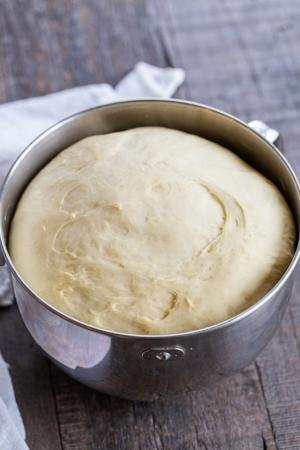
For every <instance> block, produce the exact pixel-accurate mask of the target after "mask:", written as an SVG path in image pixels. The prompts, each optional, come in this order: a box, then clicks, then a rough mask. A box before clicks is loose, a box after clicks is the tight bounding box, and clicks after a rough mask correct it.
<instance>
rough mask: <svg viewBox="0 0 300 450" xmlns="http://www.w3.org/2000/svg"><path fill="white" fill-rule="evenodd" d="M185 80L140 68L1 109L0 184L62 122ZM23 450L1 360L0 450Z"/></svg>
mask: <svg viewBox="0 0 300 450" xmlns="http://www.w3.org/2000/svg"><path fill="white" fill-rule="evenodd" d="M184 77H185V74H184V71H183V70H182V69H178V68H171V67H170V68H169V67H168V68H160V67H155V66H152V65H150V64H147V63H144V62H139V63H137V64H136V66H135V67H134V69H133V70H132V71H131V72H129V73H128V74H127V75H126V76H125V77H124V78H123V79H122V80H121V81H120V82H119V83H118V84H117V86H115V88H113V87H112V86H110V85H109V84H93V85H89V86H81V87H76V88H72V89H68V90H65V91H61V92H57V93H54V94H49V95H45V96H42V97H35V98H30V99H26V100H18V101H15V102H11V103H7V104H3V105H0V130H1V131H0V136H1V140H0V170H1V172H0V178H1V179H3V175H4V171H6V170H7V168H8V167H9V165H10V164H11V163H12V161H13V160H14V159H15V158H16V157H17V156H18V154H19V153H20V152H21V150H22V149H24V148H25V146H26V145H27V144H29V143H30V142H31V141H32V140H33V139H34V138H35V137H36V136H38V135H39V134H40V133H42V132H43V131H44V130H45V129H47V128H48V127H50V126H51V125H53V124H54V123H55V122H58V121H59V120H61V119H63V118H64V117H67V116H69V115H71V114H74V113H76V112H78V111H81V110H83V109H87V108H91V107H93V106H97V105H100V104H103V103H110V102H114V101H117V100H126V99H133V98H150V97H152V98H168V97H171V96H172V95H173V94H174V92H175V91H176V89H177V88H178V87H179V86H180V85H181V84H182V82H183V80H184ZM8 286H9V283H8V279H7V274H6V272H5V270H1V271H0V306H1V303H2V304H4V303H5V300H6V299H8V296H9V295H11V293H10V292H9V287H8ZM1 300H2V301H1ZM0 314H1V309H0ZM27 448H28V447H27V445H26V444H25V430H24V426H23V422H22V419H21V416H20V413H19V410H18V407H17V404H16V401H15V397H14V392H13V388H12V384H11V380H10V377H9V373H8V369H7V365H6V363H5V362H4V361H3V359H2V357H1V354H0V449H1V450H23V449H27Z"/></svg>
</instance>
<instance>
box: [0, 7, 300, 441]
mask: <svg viewBox="0 0 300 450" xmlns="http://www.w3.org/2000/svg"><path fill="white" fill-rule="evenodd" d="M299 21H300V2H299V1H297V0H285V1H283V0H273V1H268V0H256V1H254V0H243V1H241V0H210V1H205V0H202V1H201V0H186V1H183V0H144V1H143V0H110V1H109V0H85V1H80V0H74V1H72V0H30V1H25V0H2V1H1V3H0V101H2V102H6V101H9V100H15V99H19V98H24V97H29V96H33V95H41V94H45V93H48V92H52V91H56V90H59V89H64V88H68V87H71V86H75V85H83V84H87V83H97V82H108V83H113V84H114V83H116V82H117V81H118V80H119V79H120V78H121V77H122V76H123V75H124V74H125V73H126V72H127V71H129V70H130V69H131V68H132V66H133V65H134V64H135V63H136V62H137V61H139V60H144V61H147V62H150V63H153V64H156V65H159V66H166V65H171V66H179V67H183V68H184V69H185V70H186V73H187V78H186V82H185V84H184V86H183V87H182V88H181V89H180V91H179V92H178V94H177V96H179V97H182V98H188V99H193V100H196V101H200V102H203V103H207V104H210V105H213V106H215V107H218V108H221V109H224V110H226V111H228V112H230V113H233V114H235V115H237V116H239V117H240V118H242V119H244V120H250V119H254V118H260V119H262V120H264V121H266V122H267V123H269V124H270V125H271V126H274V127H276V128H278V129H279V130H280V131H281V132H282V134H283V136H284V140H285V147H286V153H287V155H288V157H289V159H290V161H291V162H292V163H294V164H297V162H298V163H299V164H300V152H299V139H300V129H299V124H300V26H299V23H300V22H299ZM0 136H1V131H0ZM299 167H300V165H299ZM298 292H300V281H299V282H297V286H296V289H295V293H294V297H293V300H292V302H291V304H290V307H289V309H288V312H287V314H286V316H285V319H284V321H283V323H282V326H281V328H280V329H279V331H278V332H277V334H276V336H275V337H274V338H273V340H272V341H271V343H270V344H269V345H268V346H267V348H266V349H265V350H264V351H263V353H262V354H261V355H260V356H259V358H257V360H256V361H255V363H253V364H252V365H250V366H249V367H247V368H246V369H245V370H243V371H242V372H241V373H239V374H237V375H235V376H232V377H231V378H229V379H227V380H226V381H224V383H223V384H220V385H218V386H216V387H214V388H213V389H211V390H210V392H207V393H205V394H203V393H202V394H201V393H197V394H189V395H184V396H182V397H179V398H174V399H171V400H165V401H159V402H157V403H152V404H144V403H133V402H130V401H124V400H119V399H116V398H111V397H108V396H106V395H101V394H99V393H96V392H93V391H92V390H90V389H88V388H86V387H84V386H81V385H80V384H78V383H76V382H74V381H72V380H71V379H70V378H68V377H67V376H66V375H64V374H63V373H61V372H60V371H59V370H58V369H56V368H55V367H54V366H53V365H52V364H51V363H50V362H49V361H48V360H47V359H46V358H45V357H44V356H42V355H41V353H40V352H39V350H38V348H37V346H36V345H35V344H34V343H33V341H32V339H31V338H30V336H29V335H28V334H27V332H26V330H25V328H24V326H23V325H22V323H21V320H20V317H19V315H18V313H17V310H16V308H15V307H13V308H11V309H8V310H5V311H1V312H0V347H1V351H2V352H3V354H4V357H5V358H6V360H7V361H8V362H9V364H10V365H11V373H12V377H13V382H14V386H15V392H16V397H17V401H18V403H19V406H20V409H21V412H22V415H23V418H24V422H25V426H26V430H27V440H28V444H29V447H30V449H32V450H59V449H64V450H71V449H72V450H75V449H76V450H78V449H82V450H89V449H103V450H105V449H109V450H113V449H128V450H148V449H156V450H160V449H164V450H167V449H170V450H193V449H197V450H198V449H216V450H218V449H236V450H241V449H246V450H258V449H275V448H279V449H299V448H300V323H299V322H300V305H299V304H298V298H297V297H298V295H297V293H298Z"/></svg>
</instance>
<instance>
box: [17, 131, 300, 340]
mask: <svg viewBox="0 0 300 450" xmlns="http://www.w3.org/2000/svg"><path fill="white" fill-rule="evenodd" d="M294 240H295V228H294V223H293V219H292V215H291V212H290V210H289V208H288V206H287V204H286V202H285V200H284V198H283V197H282V195H281V194H280V192H279V191H278V189H277V188H276V187H275V186H274V185H273V184H272V183H271V182H270V181H269V180H268V179H266V178H265V177H264V176H262V175H261V174H260V173H258V172H257V171H256V170H254V169H253V168H252V167H250V166H249V165H247V164H246V163H245V162H243V161H242V160H241V159H239V158H238V157H237V156H236V155H235V154H233V153H232V152H231V151H229V150H227V149H225V148H223V147H221V146H220V145H217V144H215V143H213V142H210V141H208V140H206V139H202V138H200V137H197V136H194V135H190V134H187V133H183V132H180V131H176V130H172V129H167V128H160V127H144V128H136V129H131V130H128V131H122V132H118V133H112V134H107V135H100V136H91V137H87V138H85V139H83V140H81V141H79V142H77V143H76V144H74V145H72V146H71V147H69V148H67V149H66V150H64V151H62V152H61V153H59V154H58V156H56V157H55V158H54V159H53V160H52V161H51V162H50V163H49V164H47V165H46V166H45V167H44V168H43V169H42V170H41V171H40V172H39V173H38V174H37V176H36V177H35V178H34V179H33V180H32V181H31V182H30V183H29V185H28V187H27V189H26V190H25V192H24V194H23V196H22V197H21V200H20V202H19V205H18V207H17V210H16V213H15V216H14V219H13V222H12V226H11V232H10V242H9V244H10V254H11V257H12V260H13V262H14V264H15V266H16V268H17V270H18V271H19V273H20V274H21V276H22V277H23V279H24V280H25V282H26V283H28V285H29V286H30V287H31V288H32V289H33V290H34V291H35V292H36V293H37V294H38V295H39V296H40V297H42V298H43V299H45V300H46V301H47V302H48V303H49V304H51V305H53V306H55V307H56V308H57V309H59V310H60V311H62V312H64V313H66V314H68V315H70V316H72V317H74V318H76V319H79V320H81V321H83V322H85V323H87V324H91V325H94V326H96V327H99V328H104V329H108V330H112V331H119V332H125V333H138V334H169V333H177V332H183V331H190V330H195V329H198V328H202V327H206V326H208V325H211V324H215V323H217V322H221V321H223V320H225V319H228V318H229V317H231V316H233V315H235V314H238V313H240V312H241V311H242V310H244V309H245V308H247V307H249V306H250V305H252V304H253V303H254V302H256V301H257V300H258V299H260V298H261V297H262V296H263V295H264V294H265V293H266V292H267V291H269V290H270V289H271V288H272V287H273V286H274V285H275V284H276V282H277V281H278V280H279V278H280V277H281V276H282V274H283V272H284V271H285V270H286V268H287V266H288V264H289V263H290V261H291V258H292V255H293V251H294Z"/></svg>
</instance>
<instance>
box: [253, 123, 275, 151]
mask: <svg viewBox="0 0 300 450" xmlns="http://www.w3.org/2000/svg"><path fill="white" fill-rule="evenodd" d="M248 126H249V127H250V128H252V130H254V131H256V132H257V133H258V134H261V135H262V137H264V138H265V139H266V140H267V141H268V142H270V144H273V145H276V147H277V148H278V150H280V151H281V152H282V153H283V152H284V150H283V141H282V136H281V134H280V133H279V131H277V130H274V128H271V127H269V126H268V125H267V124H265V123H264V122H262V121H261V120H251V122H249V123H248Z"/></svg>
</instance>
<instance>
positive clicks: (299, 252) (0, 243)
mask: <svg viewBox="0 0 300 450" xmlns="http://www.w3.org/2000/svg"><path fill="white" fill-rule="evenodd" d="M145 102H146V103H148V102H151V103H169V104H179V105H183V106H184V105H185V106H193V107H197V108H201V109H203V110H208V111H210V112H213V113H215V114H219V115H222V116H224V117H226V118H228V119H230V120H232V121H234V122H236V123H237V124H238V125H239V126H241V127H244V128H247V130H248V131H250V132H251V133H253V134H255V135H256V136H257V137H258V138H259V139H261V140H262V141H263V142H264V143H267V144H268V146H269V147H270V149H272V150H273V151H274V152H275V153H276V154H277V156H278V157H279V159H280V160H281V163H282V164H283V165H284V166H285V167H286V168H287V170H288V172H289V174H290V176H291V177H292V180H293V182H294V183H295V186H296V188H297V193H298V202H299V203H300V185H299V182H298V180H297V177H296V175H295V173H294V170H293V169H292V167H291V165H290V163H289V162H288V161H287V159H286V158H285V156H284V155H283V154H282V153H281V152H280V150H279V149H278V148H277V147H276V146H275V145H273V144H271V143H270V142H269V141H267V140H266V139H265V138H264V137H263V136H262V135H260V134H259V133H258V132H257V131H255V130H253V129H252V128H250V127H249V126H248V125H247V123H246V122H244V121H242V120H241V119H238V118H237V117H235V116H233V115H231V114H229V113H226V112H224V111H222V110H220V109H218V108H214V107H211V106H208V105H205V104H202V103H198V102H193V101H188V100H181V99H177V98H172V99H156V98H139V99H132V100H121V101H116V102H110V103H105V104H102V105H99V106H95V107H92V108H88V109H85V110H82V111H79V112H77V113H75V114H72V115H70V116H68V117H66V118H64V119H62V120H60V121H59V122H57V123H55V124H54V125H52V126H51V127H49V128H47V129H46V130H45V131H43V132H42V133H41V134H39V135H38V136H37V137H36V138H35V139H34V140H33V141H32V142H31V143H30V144H28V145H27V146H26V147H25V148H24V150H23V151H22V152H21V153H20V155H19V156H18V157H17V158H16V159H15V161H14V162H13V164H12V165H11V167H10V169H9V171H8V173H7V175H6V177H5V179H4V181H3V184H2V187H1V192H0V219H1V220H0V253H1V251H2V254H3V257H4V260H5V263H6V265H7V267H8V269H9V272H11V273H12V274H13V276H14V277H15V278H16V279H17V281H18V282H19V283H20V284H21V286H22V287H23V288H24V289H25V290H26V291H27V293H28V294H29V295H30V296H31V297H33V298H34V299H35V300H36V301H37V302H38V303H40V304H41V305H42V306H44V307H45V308H46V309H48V310H49V311H51V312H52V313H53V314H55V315H57V316H59V317H61V318H62V319H65V320H67V321H68V322H71V323H72V324H73V325H77V326H79V327H83V328H85V329H87V330H90V331H93V332H95V333H98V334H99V333H100V334H105V335H108V336H114V337H119V338H123V339H132V338H133V339H143V340H151V339H160V340H161V339H174V338H185V337H190V336H194V335H203V334H207V333H211V332H214V331H218V330H221V329H223V328H227V327H229V326H230V325H233V324H235V323H237V322H240V321H241V320H243V319H245V318H246V317H248V316H250V315H252V314H253V313H254V312H256V311H257V310H258V309H260V308H261V307H262V306H263V305H265V304H266V303H268V302H269V301H271V299H272V298H273V296H274V295H276V293H277V292H278V291H279V290H280V289H281V288H282V286H283V285H284V284H285V283H286V282H287V280H288V279H289V278H290V276H291V275H292V272H293V271H294V269H295V267H296V265H297V262H298V260H299V257H300V241H299V231H298V232H297V246H296V250H295V253H294V256H293V258H292V260H291V262H290V264H289V266H288V267H287V269H286V271H285V272H284V273H283V275H282V276H281V278H280V279H279V280H278V282H277V283H276V284H275V285H274V286H273V287H272V289H270V291H268V292H267V293H266V294H265V295H264V296H263V297H261V298H260V299H259V300H258V301H256V302H255V303H254V304H253V305H251V306H249V308H247V309H245V310H243V311H242V312H240V313H239V314H236V315H235V316H232V317H230V318H229V319H226V320H224V321H222V322H218V323H216V324H213V325H209V326H207V327H204V328H199V329H196V330H191V331H184V332H179V333H170V334H136V333H122V332H118V331H111V330H107V329H104V328H103V329H102V328H99V327H96V326H93V325H90V324H87V323H85V322H82V321H80V320H79V319H75V318H74V317H72V316H70V315H68V314H65V313H63V312H62V311H60V310H59V309H57V308H55V307H54V306H52V305H50V304H49V303H48V302H46V300H44V299H43V298H41V297H40V296H39V295H37V294H36V293H35V292H34V291H33V290H31V288H30V287H29V286H28V285H27V283H26V282H25V281H24V280H23V279H22V277H21V276H20V274H19V273H18V271H17V270H16V268H15V267H14V264H13V262H12V260H11V258H10V255H9V252H8V248H7V245H6V240H5V238H4V230H3V220H2V217H3V197H4V194H5V192H6V191H7V190H8V189H9V184H10V180H11V178H12V176H13V173H14V171H15V170H16V168H17V167H18V166H19V165H20V164H22V161H23V159H24V158H25V157H26V155H27V154H28V153H29V152H30V151H31V149H32V148H33V147H35V145H36V144H37V143H39V142H40V141H41V140H42V139H44V138H45V137H46V136H48V135H50V134H52V133H53V132H55V131H56V130H57V129H59V128H62V127H64V126H65V125H66V124H67V123H69V122H72V121H73V120H74V119H75V118H77V117H79V116H84V115H86V114H89V113H90V112H92V111H94V110H98V109H104V108H113V107H116V106H118V105H126V104H128V105H131V106H132V105H136V104H141V103H145ZM0 270H1V269H0Z"/></svg>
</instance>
